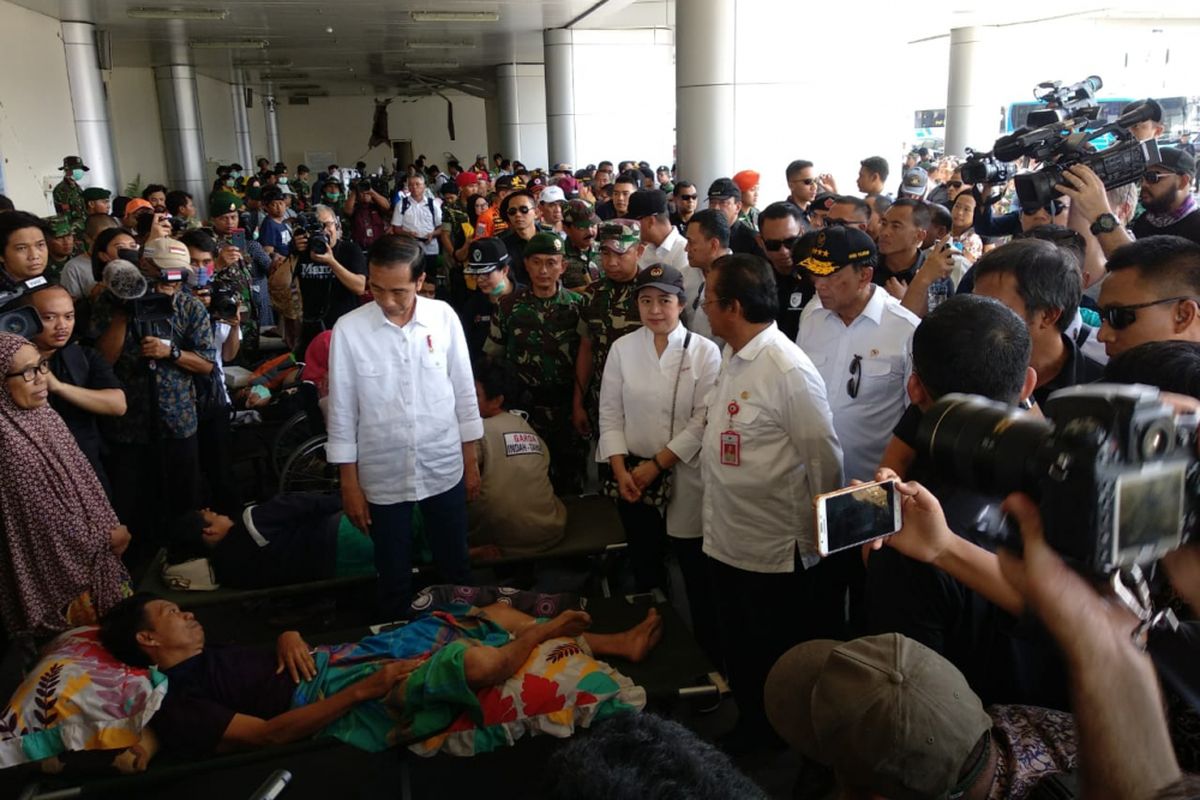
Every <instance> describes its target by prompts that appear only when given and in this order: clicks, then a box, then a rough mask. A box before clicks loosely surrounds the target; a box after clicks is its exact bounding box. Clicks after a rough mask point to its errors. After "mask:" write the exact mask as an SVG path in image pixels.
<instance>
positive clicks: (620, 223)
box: [596, 219, 642, 253]
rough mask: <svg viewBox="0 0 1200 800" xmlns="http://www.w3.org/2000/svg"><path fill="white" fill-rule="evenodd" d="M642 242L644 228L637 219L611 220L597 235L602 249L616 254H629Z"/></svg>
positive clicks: (602, 226) (601, 227)
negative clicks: (631, 249)
mask: <svg viewBox="0 0 1200 800" xmlns="http://www.w3.org/2000/svg"><path fill="white" fill-rule="evenodd" d="M641 240H642V226H641V224H639V223H638V221H637V220H635V219H610V220H609V221H608V222H605V223H604V224H603V225H601V226H600V230H599V232H597V234H596V241H597V242H599V243H600V249H601V250H611V251H612V252H614V253H628V252H629V250H630V248H632V247H634V246H635V245H636V244H637V243H638V242H640V241H641Z"/></svg>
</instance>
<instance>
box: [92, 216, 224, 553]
mask: <svg viewBox="0 0 1200 800" xmlns="http://www.w3.org/2000/svg"><path fill="white" fill-rule="evenodd" d="M190 268H191V264H190V257H189V252H188V248H187V247H186V246H185V245H183V244H182V243H180V242H177V241H175V240H174V239H156V240H154V241H152V242H151V243H149V244H148V245H146V247H145V249H144V250H143V252H142V255H141V262H140V264H139V269H140V270H141V272H142V275H143V276H144V278H145V280H146V282H147V283H148V284H150V285H151V287H152V289H153V290H152V291H150V292H147V293H145V294H144V295H142V296H141V297H136V298H135V299H130V300H123V299H119V298H118V297H117V296H115V295H114V294H113V292H112V291H111V290H109V291H105V292H104V293H103V294H101V295H100V296H99V297H98V298H97V299H96V302H95V303H94V307H93V312H92V324H93V326H94V327H95V328H96V329H97V330H99V331H100V334H99V337H98V339H97V341H96V349H98V350H99V351H100V354H101V355H102V356H103V357H104V359H105V360H106V361H108V363H110V364H112V365H113V371H114V373H115V374H116V376H117V378H118V379H119V380H120V381H121V382H122V383H123V384H124V385H125V395H126V399H127V403H128V411H127V412H126V413H125V415H124V416H122V417H117V418H114V419H112V420H107V421H106V422H107V423H108V424H107V428H106V433H107V439H108V441H109V444H110V452H109V458H108V461H107V463H106V466H107V468H108V474H109V478H110V479H111V480H112V484H113V495H114V506H115V507H116V508H118V509H119V512H118V513H119V515H120V516H121V519H124V520H127V521H128V524H129V526H130V528H131V529H132V530H133V531H134V532H135V534H140V536H135V539H134V541H135V547H136V549H137V551H136V552H133V553H131V554H130V556H129V558H130V562H131V563H133V564H137V563H139V561H140V560H142V559H148V558H150V557H151V556H152V555H153V553H154V551H155V549H156V548H157V546H158V544H159V541H158V533H159V531H161V530H162V526H163V525H165V523H166V521H167V520H168V519H170V518H171V517H172V516H174V515H175V514H177V513H178V512H180V511H183V510H184V509H187V508H195V507H196V506H197V504H198V503H199V497H198V488H199V450H198V442H197V437H196V432H197V427H198V419H197V411H196V388H195V383H194V381H193V376H194V375H208V374H209V373H211V372H212V370H213V362H214V361H215V359H216V353H215V349H214V347H213V336H212V323H211V321H210V320H209V316H208V312H207V310H206V309H205V308H204V305H203V304H202V303H201V302H200V301H199V300H197V299H196V298H195V297H192V296H191V295H190V294H188V293H187V292H186V291H184V290H183V284H184V278H185V275H186V273H187V272H188V270H189V269H190Z"/></svg>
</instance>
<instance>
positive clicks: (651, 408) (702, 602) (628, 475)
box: [596, 264, 721, 652]
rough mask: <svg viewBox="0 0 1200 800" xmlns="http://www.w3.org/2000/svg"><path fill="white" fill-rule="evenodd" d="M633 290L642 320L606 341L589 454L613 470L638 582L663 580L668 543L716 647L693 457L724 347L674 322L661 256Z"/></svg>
mask: <svg viewBox="0 0 1200 800" xmlns="http://www.w3.org/2000/svg"><path fill="white" fill-rule="evenodd" d="M636 298H637V308H638V316H639V317H640V318H641V322H642V327H641V328H640V329H638V330H637V331H634V332H633V333H630V334H628V335H626V336H622V337H621V338H620V339H618V340H617V341H616V342H614V343H613V345H612V349H611V350H610V351H609V355H608V362H607V363H606V364H605V367H604V376H603V380H602V381H601V383H600V442H599V445H598V446H597V449H596V460H597V461H599V462H601V463H605V462H607V463H608V465H609V466H610V467H611V468H612V473H613V481H614V482H615V484H616V489H617V490H618V492H619V495H620V497H619V499H618V500H617V511H618V512H619V514H620V516H621V524H622V525H623V526H624V527H625V536H626V539H627V540H628V542H629V557H630V561H631V562H632V566H633V573H634V582H635V586H636V590H637V591H639V592H644V591H649V590H650V589H653V588H655V587H662V588H666V585H667V584H666V574H667V573H666V564H665V560H666V546H667V545H668V543H669V545H670V548H671V550H672V552H673V553H674V554H675V557H676V559H677V560H678V562H679V567H680V571H681V572H682V573H683V579H684V586H685V588H686V591H687V595H688V606H689V609H690V611H691V613H692V618H693V627H695V629H696V631H695V632H696V638H697V640H698V641H699V642H700V644H701V646H702V647H704V649H705V650H706V651H709V652H716V651H715V648H710V647H709V646H708V645H709V642H707V641H705V639H707V638H708V637H707V635H705V633H702V630H701V629H702V627H703V626H704V624H705V623H706V622H707V623H708V624H710V625H711V624H712V619H713V615H712V612H711V611H710V610H707V606H708V604H709V602H710V597H711V592H709V591H708V590H707V589H706V583H707V581H706V579H705V577H704V576H705V574H706V568H705V564H704V555H703V553H702V551H701V546H702V544H703V539H702V531H701V522H700V507H701V502H700V501H701V495H702V492H703V489H702V484H701V481H700V466H699V460H698V458H697V455H698V454H699V452H700V442H701V439H702V438H703V435H704V415H703V410H704V407H705V406H704V398H705V396H706V395H707V394H708V392H709V391H710V390H711V389H712V387H713V386H714V385H715V384H716V382H717V373H718V372H719V371H720V368H721V353H720V351H719V350H718V349H717V346H716V345H715V344H713V343H712V342H711V341H709V340H708V339H706V338H704V337H703V336H700V335H697V334H693V333H692V332H690V331H689V330H687V328H685V327H684V325H683V323H682V322H680V319H679V317H680V313H681V312H682V311H683V308H684V303H685V299H684V288H683V276H682V275H681V274H680V273H679V270H677V269H675V268H674V267H671V266H667V265H663V264H654V265H651V266H649V267H647V268H646V269H644V270H642V271H641V272H640V273H638V277H637V288H636ZM697 412H700V413H697ZM667 473H670V475H669V478H667ZM663 479H668V480H669V481H670V490H669V498H668V500H667V502H666V505H665V507H664V506H662V505H652V504H650V503H647V502H645V501H646V500H647V499H648V498H652V497H654V496H656V494H657V492H656V487H657V486H658V481H660V480H663Z"/></svg>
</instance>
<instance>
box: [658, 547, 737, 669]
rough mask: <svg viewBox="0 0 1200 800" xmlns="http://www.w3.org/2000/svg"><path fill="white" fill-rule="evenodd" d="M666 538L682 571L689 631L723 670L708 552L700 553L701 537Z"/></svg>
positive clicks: (711, 659) (722, 656)
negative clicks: (688, 615) (689, 624)
mask: <svg viewBox="0 0 1200 800" xmlns="http://www.w3.org/2000/svg"><path fill="white" fill-rule="evenodd" d="M667 542H668V544H669V546H670V548H671V553H672V555H674V556H675V560H676V561H677V562H678V563H679V572H680V573H681V574H682V575H683V588H684V590H685V591H686V592H687V600H688V611H689V612H690V614H691V617H692V635H693V636H695V637H696V643H697V644H698V645H700V649H701V650H703V651H704V655H706V656H708V660H709V661H711V662H712V663H713V666H715V667H716V668H717V669H718V670H720V671H721V672H722V673H724V672H725V657H724V654H723V653H722V651H721V631H720V626H719V625H718V624H717V606H716V602H715V601H714V599H713V585H712V581H711V579H710V577H709V572H708V556H706V555H704V537H702V536H697V537H696V538H694V539H680V538H678V537H676V536H668V537H667Z"/></svg>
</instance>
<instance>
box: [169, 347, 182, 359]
mask: <svg viewBox="0 0 1200 800" xmlns="http://www.w3.org/2000/svg"><path fill="white" fill-rule="evenodd" d="M181 355H183V353H182V352H181V351H180V349H179V345H177V344H172V345H171V355H170V359H171V360H172V361H178V360H179V357H180V356H181Z"/></svg>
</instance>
